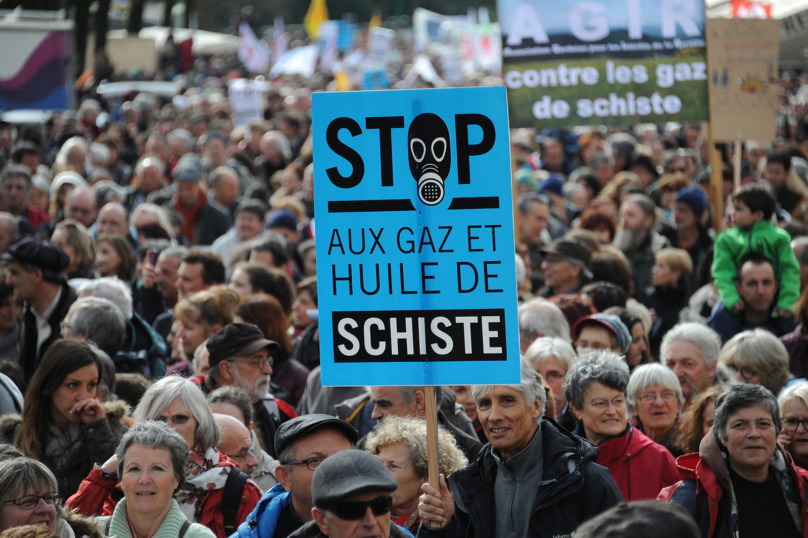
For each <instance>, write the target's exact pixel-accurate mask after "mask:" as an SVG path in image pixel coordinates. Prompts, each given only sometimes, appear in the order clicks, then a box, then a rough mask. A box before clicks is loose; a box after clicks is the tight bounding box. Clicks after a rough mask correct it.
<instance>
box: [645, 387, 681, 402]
mask: <svg viewBox="0 0 808 538" xmlns="http://www.w3.org/2000/svg"><path fill="white" fill-rule="evenodd" d="M657 396H661V397H662V401H663V402H672V401H674V400H675V399H676V393H675V392H673V391H672V390H666V391H665V392H661V393H660V392H646V393H645V394H642V395H640V398H639V400H640V401H641V402H642V403H646V404H650V403H654V402H655V401H656V399H657Z"/></svg>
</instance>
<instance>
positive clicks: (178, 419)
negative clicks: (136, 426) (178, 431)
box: [154, 415, 193, 426]
mask: <svg viewBox="0 0 808 538" xmlns="http://www.w3.org/2000/svg"><path fill="white" fill-rule="evenodd" d="M192 418H193V417H191V416H190V415H174V416H173V417H155V418H154V420H157V421H159V422H168V421H169V420H170V421H171V423H172V424H176V425H177V426H182V425H183V424H186V423H187V422H188V421H189V420H191V419H192Z"/></svg>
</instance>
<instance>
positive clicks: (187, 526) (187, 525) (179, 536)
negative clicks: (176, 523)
mask: <svg viewBox="0 0 808 538" xmlns="http://www.w3.org/2000/svg"><path fill="white" fill-rule="evenodd" d="M190 528H191V522H190V521H188V520H187V519H186V520H185V523H183V524H182V527H180V532H179V534H177V538H183V536H185V533H186V532H188V529H190Z"/></svg>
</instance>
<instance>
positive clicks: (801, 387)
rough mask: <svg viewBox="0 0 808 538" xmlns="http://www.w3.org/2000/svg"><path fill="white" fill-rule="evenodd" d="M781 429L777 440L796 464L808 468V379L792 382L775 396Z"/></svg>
mask: <svg viewBox="0 0 808 538" xmlns="http://www.w3.org/2000/svg"><path fill="white" fill-rule="evenodd" d="M777 403H778V404H779V405H780V416H781V418H782V420H783V430H782V431H781V432H780V436H779V437H778V438H777V442H778V443H780V446H781V447H783V449H784V450H786V451H787V452H788V453H789V454H790V455H791V458H792V459H793V460H794V463H796V464H797V466H799V467H801V468H803V469H808V381H802V382H800V383H794V384H793V385H791V386H789V387H787V388H786V389H785V390H784V391H783V393H782V394H780V397H779V398H777Z"/></svg>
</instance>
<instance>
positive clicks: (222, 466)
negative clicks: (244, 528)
mask: <svg viewBox="0 0 808 538" xmlns="http://www.w3.org/2000/svg"><path fill="white" fill-rule="evenodd" d="M133 418H134V420H135V424H143V423H146V422H147V421H159V422H164V423H166V424H167V425H168V426H170V427H171V428H172V429H173V430H175V431H176V432H177V433H178V434H179V435H180V437H182V438H183V439H184V440H185V443H186V444H187V446H188V447H190V450H187V451H186V454H185V458H184V459H185V463H184V465H183V466H184V475H185V479H184V481H182V483H180V485H179V486H178V489H177V490H176V491H175V492H174V495H173V497H174V499H175V500H176V501H177V502H178V504H179V509H180V511H181V512H182V513H183V514H184V515H185V517H186V518H187V519H188V520H189V521H193V522H195V523H201V524H203V525H205V526H207V527H209V528H210V529H211V530H213V532H214V533H215V534H216V536H217V537H218V538H227V537H228V536H229V535H230V534H232V532H230V533H228V532H227V531H226V530H225V520H224V514H223V513H222V510H221V505H222V500H223V498H224V486H225V482H226V481H227V477H228V475H229V473H230V472H231V471H236V472H238V470H239V469H238V467H236V465H235V464H234V463H233V461H231V460H230V459H229V458H227V456H225V455H224V454H222V453H221V452H220V451H219V449H218V448H216V446H217V445H218V444H219V438H220V436H221V432H220V429H219V425H218V424H217V422H216V420H215V419H214V418H213V414H212V413H211V412H210V408H209V407H208V404H207V402H206V400H205V395H204V394H203V393H202V391H201V390H200V389H199V387H198V386H197V385H195V384H194V383H192V382H191V381H189V380H188V379H185V378H182V377H179V376H169V377H164V378H163V379H161V380H159V381H157V382H156V383H154V384H153V385H152V386H151V387H149V389H148V390H147V391H146V393H145V394H144V395H143V398H142V399H141V400H140V403H139V404H138V406H137V408H135V412H134V414H133ZM120 465H121V463H120V462H119V461H118V456H117V455H116V457H113V458H110V459H109V460H108V461H107V462H106V463H104V465H103V466H102V467H101V468H98V467H96V468H94V469H93V470H92V471H91V472H90V475H89V476H88V477H87V478H86V479H85V480H84V482H82V485H81V488H80V489H79V492H78V493H77V494H76V495H73V496H72V497H70V499H68V504H69V505H70V506H71V507H74V508H77V509H78V510H80V511H81V512H83V513H87V514H93V513H102V514H103V515H111V508H112V507H114V504H115V501H114V500H113V499H114V495H112V494H111V493H110V492H113V491H114V490H115V489H116V484H117V483H118V482H119V480H120V476H119V475H118V472H119V469H120ZM241 495H242V498H241V502H240V503H239V505H238V513H237V516H236V520H235V522H234V523H235V526H236V527H238V525H239V524H240V523H241V522H243V521H244V520H245V519H246V518H247V515H249V513H250V512H251V511H252V509H253V508H254V507H255V505H256V504H257V503H258V501H259V499H260V498H261V490H260V489H259V488H258V486H256V485H255V483H254V482H253V481H252V480H250V481H248V482H247V484H246V485H245V486H244V489H243V491H242V494H241ZM102 510H103V512H102Z"/></svg>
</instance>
